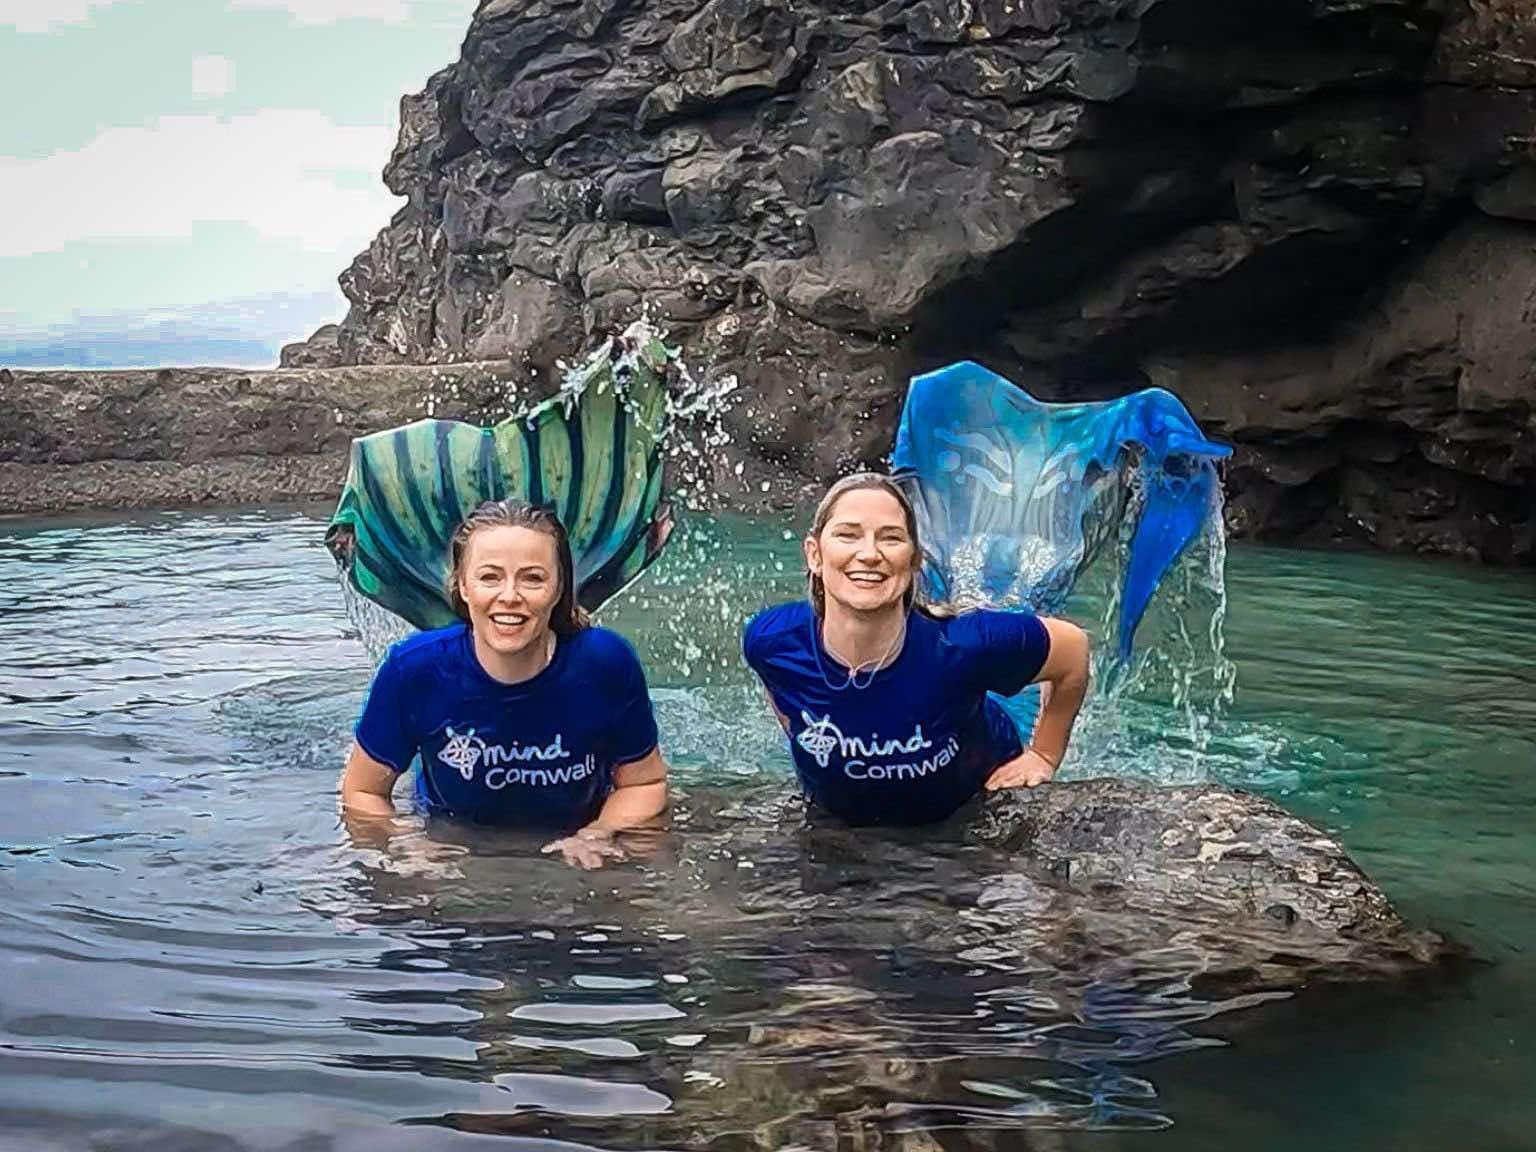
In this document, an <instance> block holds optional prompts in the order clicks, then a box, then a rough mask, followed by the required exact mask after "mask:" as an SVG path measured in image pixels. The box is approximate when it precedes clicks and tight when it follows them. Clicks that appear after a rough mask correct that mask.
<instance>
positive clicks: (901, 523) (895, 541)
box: [805, 488, 917, 612]
mask: <svg viewBox="0 0 1536 1152" xmlns="http://www.w3.org/2000/svg"><path fill="white" fill-rule="evenodd" d="M916 559H917V546H916V544H915V542H914V541H913V539H912V533H911V531H910V530H909V529H908V527H907V516H906V512H905V510H904V509H903V508H902V506H901V502H900V501H899V500H897V499H896V498H895V497H894V496H892V495H891V494H890V493H889V492H885V491H882V490H880V489H879V488H855V489H852V490H850V491H848V492H845V493H843V494H842V495H841V496H839V497H838V498H837V502H836V503H835V504H834V505H833V506H832V509H831V512H830V514H829V515H828V516H827V522H826V524H825V525H824V526H823V527H822V529H821V531H820V532H819V533H817V534H816V535H814V536H808V537H806V540H805V562H806V565H807V567H809V568H810V570H811V573H812V575H813V576H817V577H819V578H820V579H821V583H822V587H823V588H824V589H825V592H826V600H827V606H828V608H830V607H832V605H834V604H836V605H838V606H840V607H842V608H844V609H847V610H848V611H852V612H880V611H883V610H887V609H889V608H891V607H892V606H893V605H895V606H903V605H904V603H905V600H906V596H907V590H908V589H909V588H911V586H912V577H913V569H914V568H915V566H916Z"/></svg>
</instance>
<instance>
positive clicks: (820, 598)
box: [805, 472, 952, 616]
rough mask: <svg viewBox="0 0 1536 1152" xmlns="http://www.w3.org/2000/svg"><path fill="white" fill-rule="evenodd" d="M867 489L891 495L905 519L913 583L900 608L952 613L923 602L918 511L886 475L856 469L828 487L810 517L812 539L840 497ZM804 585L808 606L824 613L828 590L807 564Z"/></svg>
mask: <svg viewBox="0 0 1536 1152" xmlns="http://www.w3.org/2000/svg"><path fill="white" fill-rule="evenodd" d="M866 490H873V491H876V492H884V493H885V494H886V495H888V496H890V497H891V499H893V500H895V501H896V503H897V504H899V505H900V506H901V515H902V518H903V519H905V520H906V522H907V538H908V539H910V540H911V541H912V555H913V557H914V559H913V565H912V582H911V584H909V585H908V586H907V592H906V595H905V596H904V597H903V607H905V608H907V609H913V608H915V609H916V610H917V611H919V612H922V613H923V614H924V615H927V616H948V615H951V614H952V613H951V611H950V610H949V609H948V608H947V607H945V606H944V605H940V604H930V603H928V602H926V601H924V600H923V598H922V597H921V595H920V594H919V592H918V580H917V577H918V572H919V570H920V569H921V567H922V563H923V548H922V544H921V542H920V541H919V540H918V537H917V513H916V511H914V510H913V508H912V501H911V500H909V499H908V498H907V494H906V492H905V491H903V490H902V487H901V485H899V484H898V483H896V481H895V480H893V479H891V478H890V477H889V476H886V475H883V474H882V473H879V472H855V473H853V474H852V475H849V476H844V477H843V478H842V479H841V480H839V481H837V483H835V484H833V485H832V487H830V488H828V489H827V493H826V495H825V496H823V497H822V498H821V503H820V504H818V505H816V515H815V516H814V517H813V518H812V519H811V533H810V534H811V536H812V538H814V539H815V540H816V541H817V543H818V545H819V544H820V541H821V534H822V532H824V531H825V530H826V527H827V523H828V522H829V521H830V520H831V519H832V513H833V511H834V510H835V509H836V508H837V502H838V501H839V500H841V499H842V498H843V497H844V496H846V495H847V494H848V493H849V492H860V491H866ZM805 584H806V592H807V594H808V595H809V596H810V599H811V607H812V608H814V609H815V610H816V615H817V616H825V615H826V612H827V590H826V588H825V587H824V586H823V584H822V581H821V577H819V576H817V575H816V574H815V573H814V572H812V571H811V570H810V566H809V565H807V566H806V570H805Z"/></svg>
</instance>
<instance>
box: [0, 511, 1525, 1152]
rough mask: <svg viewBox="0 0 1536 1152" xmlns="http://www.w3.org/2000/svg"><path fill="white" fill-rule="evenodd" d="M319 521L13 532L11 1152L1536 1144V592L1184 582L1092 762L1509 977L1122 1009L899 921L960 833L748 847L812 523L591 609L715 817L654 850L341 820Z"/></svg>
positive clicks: (348, 632)
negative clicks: (1369, 890)
mask: <svg viewBox="0 0 1536 1152" xmlns="http://www.w3.org/2000/svg"><path fill="white" fill-rule="evenodd" d="M327 511H328V510H327V509H315V510H307V511H295V510H285V509H278V510H271V511H267V512H249V511H243V512H232V513H185V514H163V515H152V516H135V517H122V518H114V519H98V520H90V521H53V522H30V521H10V522H6V523H4V524H0V652H3V653H4V657H3V658H0V908H3V913H0V1146H4V1147H12V1146H19V1147H39V1148H44V1147H46V1148H50V1149H52V1148H77V1147H78V1148H87V1147H89V1148H107V1147H111V1148H139V1147H142V1148H151V1147H153V1148H155V1149H157V1150H164V1149H167V1148H179V1147H185V1148H209V1147H212V1148H241V1149H247V1148H249V1149H256V1148H261V1149H266V1148H275V1149H295V1150H297V1149H305V1150H309V1149H329V1148H350V1147H358V1148H362V1147H367V1148H370V1149H377V1148H393V1147H397V1146H398V1147H400V1148H418V1147H431V1148H438V1147H449V1148H452V1147H457V1146H460V1145H462V1146H464V1147H476V1148H478V1147H487V1148H506V1149H524V1150H533V1149H539V1150H541V1152H554V1150H567V1149H575V1148H610V1149H641V1148H645V1149H658V1148H708V1149H722V1150H723V1149H736V1148H743V1149H745V1148H793V1147H806V1148H839V1149H841V1148H848V1149H870V1148H912V1149H918V1148H921V1149H936V1148H944V1149H971V1148H977V1149H982V1148H985V1149H991V1148H1042V1149H1045V1148H1050V1149H1058V1148H1060V1149H1121V1148H1129V1149H1140V1148H1148V1149H1152V1148H1178V1149H1180V1150H1184V1149H1207V1148H1210V1149H1215V1148H1230V1147H1246V1148H1252V1149H1271V1148H1272V1149H1292V1148H1295V1147H1297V1146H1310V1147H1313V1148H1319V1149H1322V1148H1351V1149H1358V1148H1392V1149H1425V1150H1428V1149H1435V1150H1437V1152H1439V1150H1442V1149H1446V1148H1456V1149H1489V1150H1493V1149H1514V1148H1529V1147H1536V1103H1532V1102H1531V1101H1532V1095H1531V1093H1530V1091H1529V1085H1530V1084H1531V1083H1532V1082H1533V1081H1536V1056H1533V1053H1532V1045H1533V1039H1532V1037H1533V1036H1536V962H1533V948H1536V818H1533V812H1536V581H1533V580H1532V578H1531V576H1530V574H1528V573H1506V572H1493V571H1486V570H1478V569H1473V568H1467V567H1462V566H1459V565H1455V564H1449V563H1443V562H1428V561H1419V560H1414V559H1406V558H1387V557H1380V556H1373V555H1353V554H1345V553H1318V552H1301V551H1295V550H1289V549H1280V548H1270V547H1257V546H1252V545H1235V546H1232V547H1231V548H1230V550H1229V551H1228V552H1227V555H1226V558H1225V570H1224V583H1225V591H1226V596H1225V602H1224V605H1223V604H1222V603H1221V602H1220V600H1219V599H1217V600H1212V599H1211V592H1210V589H1209V588H1206V587H1204V586H1202V585H1200V584H1199V582H1198V581H1197V582H1196V583H1195V584H1192V585H1190V586H1189V587H1187V588H1185V589H1183V591H1182V592H1181V590H1180V588H1179V587H1178V586H1177V584H1176V585H1175V586H1174V588H1173V593H1174V595H1175V596H1176V597H1178V596H1182V598H1183V599H1185V600H1187V601H1188V602H1187V603H1186V604H1184V605H1182V606H1175V607H1168V606H1164V608H1163V609H1162V610H1161V611H1160V614H1159V613H1154V615H1153V617H1150V618H1149V622H1148V625H1147V628H1146V632H1145V635H1146V643H1147V647H1148V648H1149V649H1150V651H1151V652H1152V654H1153V659H1152V661H1151V662H1150V663H1149V664H1148V665H1147V666H1146V667H1145V668H1144V669H1143V671H1142V675H1141V677H1140V678H1139V679H1138V681H1137V682H1135V683H1132V684H1131V685H1129V686H1122V688H1121V689H1119V690H1118V691H1117V692H1116V693H1115V694H1113V695H1111V696H1110V697H1109V698H1105V697H1104V696H1103V695H1102V694H1101V695H1100V697H1099V698H1098V699H1096V700H1095V701H1094V702H1092V703H1091V704H1090V706H1089V708H1088V710H1087V712H1086V713H1085V717H1084V721H1083V724H1082V728H1081V731H1080V735H1079V737H1078V740H1077V742H1076V745H1075V747H1074V752H1073V756H1072V758H1071V759H1070V761H1069V764H1068V767H1067V769H1066V775H1069V776H1085V775H1097V774H1121V775H1134V776H1138V777H1141V778H1146V779H1153V780H1159V781H1163V782H1168V783H1175V782H1185V781H1190V780H1199V779H1215V780H1219V781H1221V782H1223V783H1227V784H1231V785H1235V786H1240V787H1245V788H1251V789H1255V790H1257V791H1259V792H1262V793H1263V794H1265V795H1268V796H1270V797H1272V798H1273V799H1275V800H1277V801H1278V802H1280V803H1281V804H1283V805H1284V806H1286V807H1287V808H1289V809H1290V810H1291V811H1293V812H1295V813H1297V814H1298V815H1301V816H1303V817H1305V818H1306V819H1309V820H1311V821H1313V822H1315V823H1316V824H1318V825H1319V826H1321V827H1322V828H1324V829H1325V830H1327V831H1329V832H1331V833H1333V834H1335V835H1336V836H1338V837H1339V838H1340V840H1341V841H1342V842H1343V844H1344V845H1345V846H1346V847H1347V848H1348V850H1349V851H1350V853H1351V854H1352V855H1353V856H1354V858H1355V859H1356V860H1357V861H1358V862H1359V863H1360V864H1361V865H1362V866H1363V867H1364V868H1365V870H1366V871H1367V872H1369V873H1370V874H1371V875H1372V876H1373V877H1374V878H1375V879H1376V880H1377V881H1378V882H1379V883H1380V884H1381V885H1382V886H1383V887H1384V889H1385V890H1386V891H1387V893H1388V894H1389V895H1390V897H1391V898H1392V899H1393V901H1394V902H1395V903H1396V904H1397V906H1398V907H1399V909H1400V911H1401V912H1402V913H1403V914H1404V915H1405V916H1406V917H1407V918H1408V919H1410V920H1411V921H1414V922H1417V923H1421V924H1424V925H1427V926H1430V927H1433V928H1436V929H1438V930H1440V931H1443V932H1446V933H1449V934H1451V935H1454V936H1455V937H1456V938H1458V939H1459V940H1460V941H1462V942H1464V943H1465V944H1466V945H1468V946H1469V947H1470V948H1471V949H1472V951H1473V952H1474V953H1475V954H1476V956H1477V957H1479V959H1480V960H1482V961H1483V962H1484V963H1482V964H1480V965H1479V966H1477V967H1476V968H1475V969H1474V970H1473V971H1472V972H1470V973H1469V974H1468V975H1466V977H1465V978H1463V979H1459V980H1456V981H1451V982H1447V983H1444V984H1438V985H1434V986H1432V987H1428V988H1424V987H1416V988H1413V989H1401V990H1391V989H1387V990H1373V991H1363V990H1350V991H1349V992H1347V993H1345V992H1327V991H1321V990H1319V991H1315V992H1313V991H1303V992H1302V993H1301V994H1298V995H1295V996H1290V997H1286V998H1282V999H1276V1000H1272V1001H1270V1002H1267V1003H1262V1004H1253V1005H1249V1006H1243V1007H1235V1008H1234V1007H1231V1006H1225V1007H1222V1008H1221V1009H1220V1010H1215V1009H1210V1010H1203V1009H1202V1008H1201V1006H1200V1004H1199V1003H1198V1001H1197V1000H1196V999H1195V998H1193V997H1192V996H1191V995H1190V994H1189V993H1188V990H1187V989H1180V988H1173V987H1168V986H1158V987H1156V988H1153V987H1147V986H1140V987H1138V986H1136V984H1135V981H1134V980H1132V982H1131V984H1130V985H1129V986H1128V990H1122V992H1123V993H1124V998H1123V1002H1124V1003H1126V1004H1129V1005H1130V1008H1128V1009H1126V1010H1124V1011H1122V1012H1121V1013H1120V1015H1119V1016H1118V1017H1117V1018H1116V1019H1115V1021H1114V1022H1113V1023H1112V1024H1111V1023H1105V1022H1104V1020H1105V1018H1104V1015H1103V1012H1102V1001H1103V994H1104V989H1103V987H1102V982H1100V983H1097V984H1089V985H1084V984H1083V982H1082V981H1079V980H1077V979H1076V974H1074V973H1072V972H1059V971H1058V972H1049V973H1044V972H1041V971H1040V970H1039V966H1038V964H1037V965H1034V966H1031V964H1030V962H1029V957H1014V958H1012V960H1011V961H1009V962H1008V963H1003V964H999V965H996V966H994V968H993V969H992V971H991V974H990V975H988V976H986V977H984V978H983V977H978V976H977V974H976V971H975V967H974V965H973V964H972V963H970V962H969V961H967V960H966V959H965V958H964V957H962V956H961V955H959V954H958V951H957V948H958V946H957V945H956V944H954V942H953V941H952V940H951V939H950V938H947V937H946V936H945V935H944V933H943V932H942V931H937V930H932V929H930V928H924V929H923V930H922V934H921V935H917V932H916V930H913V931H912V932H909V933H908V934H909V936H916V938H917V940H918V943H916V944H911V945H909V946H907V947H905V948H904V949H892V948H889V947H886V946H884V944H878V943H877V942H878V941H884V940H886V939H887V938H888V936H889V934H890V932H891V931H894V930H895V928H898V927H901V926H905V925H912V924H921V925H931V924H933V923H937V921H936V920H935V919H934V918H935V917H937V916H939V915H941V912H942V909H944V908H945V907H947V906H949V905H955V904H958V903H960V899H959V896H958V895H957V893H959V891H960V890H961V889H962V888H963V886H964V882H965V869H966V868H969V867H972V863H971V862H968V861H967V860H965V859H962V857H961V855H960V854H958V853H957V852H955V851H954V850H952V849H951V848H949V847H947V846H945V845H934V846H922V845H908V846H906V847H904V848H902V849H900V850H899V851H894V850H893V854H890V855H887V856H884V857H882V858H881V869H880V871H879V874H878V875H876V876H874V877H872V878H871V877H862V878H861V880H860V883H861V884H863V885H864V887H862V888H860V889H858V890H857V891H854V892H852V893H851V894H850V891H849V889H848V878H849V876H850V875H852V874H854V873H856V872H857V871H858V869H857V868H854V867H852V866H845V865H840V864H839V862H838V861H836V860H833V861H827V860H824V859H818V858H816V855H815V852H814V851H812V850H810V849H806V850H805V851H804V852H800V851H798V850H797V849H795V847H794V844H795V841H794V840H793V838H790V839H788V840H785V841H782V842H775V843H774V844H773V845H770V846H768V847H765V846H764V845H765V843H766V842H765V841H764V840H762V839H761V838H754V837H752V836H751V835H748V834H746V833H745V831H743V830H748V829H753V828H756V827H758V826H760V825H762V824H764V823H766V822H770V821H771V820H772V819H773V812H774V810H775V805H776V804H777V803H778V802H779V800H780V798H782V796H783V795H784V794H785V793H786V792H787V791H788V790H789V788H790V779H789V764H788V758H787V756H786V755H785V754H784V750H783V748H782V744H781V741H780V739H779V737H778V735H777V733H776V730H775V729H774V728H773V726H772V724H771V723H770V721H769V719H768V717H767V714H766V711H765V709H764V708H763V706H762V705H761V703H760V698H759V697H758V696H757V695H756V693H755V691H754V690H753V688H752V686H751V684H750V683H749V682H748V680H747V677H746V673H745V671H744V669H743V668H742V667H741V664H740V661H739V658H738V654H737V637H738V635H739V626H740V622H741V620H742V619H743V618H744V616H745V614H746V613H748V612H750V611H752V610H753V609H755V608H756V607H758V606H760V605H761V604H763V603H766V602H767V601H769V600H770V599H774V598H779V597H783V596H790V595H795V594H796V593H797V591H798V587H799V582H798V573H797V567H796V565H797V555H798V553H797V549H798V543H797V539H796V536H795V531H796V529H797V528H798V526H799V525H798V523H797V522H796V521H794V520H784V521H765V520H742V519H734V518H733V519H721V520H713V521H710V520H699V519H697V518H691V519H690V520H689V521H688V522H687V523H685V525H684V526H683V528H682V529H681V530H680V532H679V534H678V536H677V537H676V539H675V540H674V543H673V545H672V546H671V547H670V548H669V550H668V553H667V554H666V555H665V556H664V557H663V559H662V560H661V561H660V562H658V564H657V565H656V566H655V567H654V568H653V569H652V570H651V571H650V572H648V573H647V575H646V576H645V578H644V579H642V580H641V581H640V583H639V584H637V585H636V586H635V587H634V588H633V589H632V590H631V591H630V593H628V594H627V595H626V596H625V597H624V598H623V599H622V600H621V601H619V602H616V603H615V604H614V605H612V606H611V608H610V609H609V610H607V611H605V613H604V622H605V623H608V624H610V625H612V626H615V627H619V628H621V629H622V630H624V631H625V632H626V633H628V634H630V635H632V636H633V637H634V638H635V640H636V643H637V645H638V646H639V648H640V650H641V652H642V655H643V656H644V657H645V658H646V660H647V664H648V667H649V668H650V669H651V672H652V680H653V689H654V692H655V696H656V699H657V704H658V710H659V719H660V722H661V726H662V729H663V736H664V740H665V741H666V743H667V747H668V748H669V750H670V752H671V757H672V759H673V760H674V761H675V763H676V766H677V779H678V784H679V788H680V789H681V791H682V793H683V797H684V799H683V801H682V803H681V805H680V810H681V812H682V813H683V817H684V818H683V819H682V820H681V821H680V822H679V824H678V827H677V828H676V830H675V831H674V832H673V833H672V834H671V836H670V838H669V842H667V843H663V844H662V845H660V846H659V847H658V848H657V850H656V855H655V856H654V857H653V858H649V859H647V860H642V861H638V862H635V863H632V864H630V865H626V866H624V867H623V868H620V869H616V870H614V871H613V872H612V873H601V874H594V875H582V874H578V873H574V872H571V871H570V870H568V869H565V868H564V867H563V866H562V865H559V864H556V863H555V862H553V861H552V860H549V859H548V858H544V857H541V856H539V854H538V851H537V848H538V845H537V843H533V842H526V843H525V842H520V841H517V840H516V839H514V838H511V837H497V836H491V837H484V836H475V837H469V836H456V835H453V834H451V833H445V832H443V831H441V830H438V829H433V828H424V827H422V828H419V829H418V830H416V831H415V832H413V833H412V834H409V835H405V836H402V837H399V838H397V839H396V840H395V841H393V842H391V843H388V844H373V843H359V842H355V841H354V840H353V839H352V838H351V837H349V835H348V834H347V832H346V830H345V829H344V828H343V827H342V826H341V823H340V821H339V820H338V817H337V811H336V805H335V786H336V779H337V773H338V771H339V767H340V762H341V757H342V755H343V754H344V751H345V747H346V743H347V738H348V727H349V724H350V722H351V720H352V718H353V716H354V714H355V712H356V709H357V706H358V704H359V703H360V702H361V699H362V695H363V692H364V691H365V689H366V686H367V680H368V674H369V668H370V664H369V654H368V648H367V645H366V644H365V643H364V638H363V637H362V636H360V635H359V633H358V629H357V627H356V625H355V624H354V621H353V620H352V619H351V618H350V617H349V615H348V612H347V609H346V606H345V603H344V599H343V597H342V595H341V591H340V588H339V586H338V581H337V579H336V574H335V571H334V566H333V564H332V562H331V560H330V557H329V556H328V555H327V553H326V552H325V550H324V548H323V546H322V545H321V535H322V533H323V529H324V523H325V515H326V513H327ZM1213 606H1214V607H1220V608H1221V612H1220V615H1219V616H1218V617H1216V621H1215V622H1216V625H1217V628H1218V631H1217V632H1216V633H1215V634H1214V636H1213V635H1212V633H1211V632H1210V627H1211V622H1212V616H1211V612H1212V609H1213ZM1102 607H1103V606H1102V603H1101V602H1100V600H1099V599H1096V593H1095V590H1094V588H1092V587H1088V588H1085V590H1084V593H1083V595H1082V596H1081V597H1080V598H1079V601H1078V602H1077V603H1076V604H1074V608H1073V611H1074V614H1075V615H1078V617H1079V619H1080V621H1081V622H1083V623H1085V624H1089V625H1090V626H1093V627H1095V628H1097V627H1098V623H1097V622H1098V621H1099V619H1100V618H1101V617H1102V615H1103V611H1102ZM1229 687H1230V699H1228V700H1225V701H1224V702H1223V703H1221V706H1220V707H1219V708H1218V707H1217V706H1216V703H1217V701H1221V700H1223V698H1224V697H1226V696H1227V695H1228V691H1227V689H1228V688H1229ZM690 797H696V798H699V799H698V800H697V801H696V802H695V801H692V800H690ZM706 799H707V803H706ZM850 908H852V909H854V910H856V913H857V914H856V915H850V913H849V910H850ZM882 933H884V934H883V935H882ZM1095 989H1097V992H1096V993H1095V995H1096V996H1097V999H1095V998H1094V996H1090V995H1089V992H1090V991H1094V990H1095ZM1079 992H1080V993H1081V994H1079ZM1159 1013H1161V1014H1162V1016H1163V1017H1164V1018H1165V1020H1166V1018H1168V1017H1175V1018H1176V1022H1177V1027H1176V1028H1169V1027H1162V1026H1161V1025H1159V1024H1158V1023H1157V1018H1158V1015H1159ZM1004 1024H1006V1025H1007V1027H1006V1028H1005V1027H1004ZM1110 1041H1113V1043H1112V1044H1111V1043H1110ZM1132 1041H1135V1042H1132ZM1106 1045H1108V1048H1107V1049H1106ZM1106 1050H1107V1051H1108V1055H1107V1056H1106V1055H1105V1054H1104V1053H1105V1051H1106Z"/></svg>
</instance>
